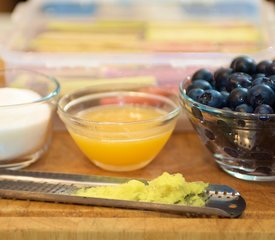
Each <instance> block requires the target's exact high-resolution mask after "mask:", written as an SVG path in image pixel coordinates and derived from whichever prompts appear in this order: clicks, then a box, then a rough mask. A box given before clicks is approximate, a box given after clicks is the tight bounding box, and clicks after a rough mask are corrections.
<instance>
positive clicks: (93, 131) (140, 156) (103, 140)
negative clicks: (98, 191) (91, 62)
mask: <svg viewBox="0 0 275 240" xmlns="http://www.w3.org/2000/svg"><path fill="white" fill-rule="evenodd" d="M156 92H157V93H156ZM144 111H145V114H146V117H145V118H144V115H143V114H144ZM151 111H153V112H151ZM85 112H86V113H87V112H90V113H92V114H95V115H93V117H92V118H88V117H87V115H86V116H85V117H84V115H83V113H85ZM179 112H180V105H179V103H178V98H177V96H176V95H175V94H172V93H168V92H166V91H164V90H160V91H159V90H158V89H157V88H152V87H149V88H144V87H140V86H139V85H138V84H130V85H129V86H128V85H121V84H101V85H97V86H94V87H89V88H86V89H80V90H76V91H74V92H72V93H69V94H67V95H64V96H63V97H62V98H61V99H60V101H59V103H58V114H59V116H60V118H61V119H62V120H63V122H64V123H65V125H66V127H67V129H68V131H69V133H70V134H71V136H72V138H73V139H74V141H75V142H76V144H77V145H78V147H79V148H80V150H81V151H82V152H83V153H84V154H85V155H86V156H87V157H88V158H89V159H90V160H91V161H92V162H93V163H94V164H95V165H96V166H98V167H100V168H103V169H105V170H109V171H132V170H136V169H139V168H142V167H144V166H146V165H147V164H149V163H150V162H151V161H152V160H153V159H154V158H155V157H156V155H157V154H158V153H159V152H160V151H161V149H162V148H163V146H164V145H165V143H166V142H167V140H168V139H169V137H170V135H171V133H172V131H173V130H174V127H175V124H176V119H177V116H178V115H179ZM152 113H153V115H151V114H152ZM155 113H157V115H154V114H155ZM95 116H97V117H98V116H99V118H97V117H95ZM140 116H141V117H140Z"/></svg>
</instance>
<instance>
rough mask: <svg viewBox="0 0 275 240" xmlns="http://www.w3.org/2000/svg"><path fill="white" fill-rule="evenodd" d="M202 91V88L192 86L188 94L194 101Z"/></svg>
mask: <svg viewBox="0 0 275 240" xmlns="http://www.w3.org/2000/svg"><path fill="white" fill-rule="evenodd" d="M203 93H204V90H203V89H201V88H193V89H191V90H190V91H189V92H188V94H187V95H188V96H189V97H190V98H192V99H193V100H195V101H198V99H199V97H200V96H201V95H202V94H203Z"/></svg>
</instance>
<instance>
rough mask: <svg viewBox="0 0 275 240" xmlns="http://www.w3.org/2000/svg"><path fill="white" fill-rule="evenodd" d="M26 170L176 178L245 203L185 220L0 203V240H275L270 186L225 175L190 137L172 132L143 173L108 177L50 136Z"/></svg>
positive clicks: (62, 135) (59, 137)
mask: <svg viewBox="0 0 275 240" xmlns="http://www.w3.org/2000/svg"><path fill="white" fill-rule="evenodd" d="M27 170H39V171H51V172H64V173H79V174H93V175H109V176H124V177H135V178H146V179H152V178H154V177H156V176H158V175H160V174H161V173H162V172H164V171H167V172H169V173H176V172H179V173H182V174H183V175H184V176H185V178H186V180H187V181H198V180H202V181H205V182H209V183H217V184H226V185H229V186H231V187H233V188H235V189H237V190H238V191H239V192H240V193H241V194H242V196H243V197H244V198H245V200H246V203H247V208H246V210H245V212H244V214H243V215H242V216H241V217H240V218H238V219H223V218H187V217H182V216H181V217H180V216H176V215H171V214H167V213H166V214H165V213H157V212H150V211H136V210H125V209H113V208H104V207H90V206H79V205H71V204H56V203H44V202H34V201H23V200H5V199H1V200H0V239H1V240H2V239H3V240H4V239H5V240H6V239H9V240H15V239H16V240H21V239H24V240H25V239H26V240H34V239H35V240H37V239H39V240H43V239H58V240H59V239H66V240H75V239H77V240H86V239H87V240H88V239H97V240H100V239H112V240H115V239H120V240H123V239H131V240H135V239H173V240H176V239H204V240H207V239H211V240H215V239H223V240H226V239H238V240H243V239H249V240H251V239H275V183H274V182H261V183H260V182H247V181H243V180H239V179H236V178H234V177H231V176H230V175H228V174H226V173H225V172H223V171H222V170H220V169H219V167H218V166H217V165H216V164H215V162H214V160H213V159H212V157H211V155H210V153H209V152H208V151H207V149H206V148H205V147H204V146H203V145H202V144H201V142H200V140H199V138H198V137H197V135H196V134H195V133H194V132H182V133H174V134H173V136H172V137H171V138H170V140H169V141H168V143H167V144H166V146H165V147H164V149H163V150H162V151H161V153H160V154H159V155H158V156H157V158H156V159H155V160H154V161H153V162H152V163H151V164H150V165H148V166H147V167H145V168H144V169H141V170H138V171H133V172H128V173H112V172H107V171H104V170H101V169H99V168H97V167H95V166H94V165H93V164H92V163H90V162H89V161H88V160H87V159H86V158H85V157H84V156H83V154H82V153H81V152H80V151H79V150H78V148H77V147H76V145H75V144H74V142H73V141H72V139H71V138H70V136H69V134H68V133H67V132H62V131H58V132H55V133H54V136H53V141H52V144H51V147H50V150H49V151H48V153H47V154H46V155H45V156H44V157H43V158H42V159H40V160H39V161H38V162H36V163H35V164H33V165H32V166H30V167H28V169H27Z"/></svg>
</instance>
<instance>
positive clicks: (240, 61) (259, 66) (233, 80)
mask: <svg viewBox="0 0 275 240" xmlns="http://www.w3.org/2000/svg"><path fill="white" fill-rule="evenodd" d="M186 93H187V95H188V96H189V97H190V98H192V99H193V100H194V101H196V102H199V103H201V104H204V105H208V106H211V107H215V108H220V109H226V110H230V111H236V112H245V113H258V114H272V113H274V112H275V60H273V61H269V60H264V61H261V62H259V63H256V62H255V60H254V59H252V58H250V57H248V56H239V57H237V58H235V59H233V61H232V62H231V64H230V67H228V68H219V69H217V70H216V71H215V72H214V73H212V72H210V71H209V70H207V69H200V70H198V71H196V72H195V73H194V74H193V76H192V82H191V84H190V85H189V86H188V87H187V89H186Z"/></svg>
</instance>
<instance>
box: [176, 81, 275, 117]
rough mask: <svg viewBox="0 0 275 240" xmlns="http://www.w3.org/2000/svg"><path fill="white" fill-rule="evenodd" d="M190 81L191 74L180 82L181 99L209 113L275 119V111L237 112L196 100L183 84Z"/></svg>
mask: <svg viewBox="0 0 275 240" xmlns="http://www.w3.org/2000/svg"><path fill="white" fill-rule="evenodd" d="M188 81H191V76H187V77H186V78H185V79H184V80H183V81H181V82H180V84H179V99H181V100H184V99H185V100H186V101H188V102H189V103H192V104H193V105H194V106H195V107H198V108H199V109H201V110H203V111H205V112H208V113H212V114H213V113H214V114H219V115H225V116H226V117H232V118H237V117H239V118H243V119H251V118H255V119H259V118H261V117H263V116H265V117H267V118H274V119H275V113H272V114H261V113H244V112H235V111H231V110H226V109H221V108H215V107H211V106H207V105H204V104H201V103H199V102H196V101H195V100H193V99H192V98H190V97H189V96H188V95H187V94H186V88H183V85H185V84H187V82H188Z"/></svg>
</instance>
